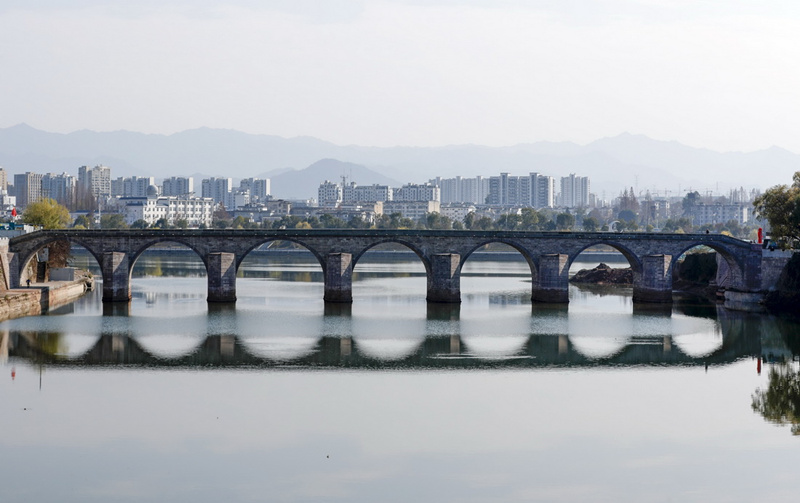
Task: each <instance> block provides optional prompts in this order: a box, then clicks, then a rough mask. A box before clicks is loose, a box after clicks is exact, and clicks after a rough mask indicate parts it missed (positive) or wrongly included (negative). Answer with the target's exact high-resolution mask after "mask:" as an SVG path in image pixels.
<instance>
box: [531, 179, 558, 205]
mask: <svg viewBox="0 0 800 503" xmlns="http://www.w3.org/2000/svg"><path fill="white" fill-rule="evenodd" d="M529 177H530V186H531V203H530V204H531V206H532V207H534V208H552V207H553V206H555V203H556V179H555V178H553V177H552V176H546V175H540V174H539V173H531V174H530V175H529Z"/></svg>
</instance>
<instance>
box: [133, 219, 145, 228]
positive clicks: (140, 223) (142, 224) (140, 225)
mask: <svg viewBox="0 0 800 503" xmlns="http://www.w3.org/2000/svg"><path fill="white" fill-rule="evenodd" d="M148 227H150V224H148V223H147V220H144V219H142V218H140V219H139V220H137V221H135V222H133V223H132V224H131V229H147V228H148Z"/></svg>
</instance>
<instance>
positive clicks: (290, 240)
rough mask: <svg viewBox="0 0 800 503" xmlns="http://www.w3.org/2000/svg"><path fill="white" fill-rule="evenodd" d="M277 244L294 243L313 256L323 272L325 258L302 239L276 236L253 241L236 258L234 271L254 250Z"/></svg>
mask: <svg viewBox="0 0 800 503" xmlns="http://www.w3.org/2000/svg"><path fill="white" fill-rule="evenodd" d="M278 242H287V243H294V244H296V245H299V246H301V247H303V248H304V249H306V250H308V251H309V252H311V254H312V255H313V256H314V258H316V259H317V262H318V263H319V265H320V266H321V267H322V272H323V273H324V272H325V266H326V263H325V258H324V257H323V256H322V254H321V253H320V252H319V251H318V250H317V249H316V248H314V246H312V245H310V244H309V243H307V242H305V241H303V240H302V239H297V238H292V237H289V236H286V237H278V236H276V237H269V238H265V239H263V240H260V241H255V242H254V243H253V244H252V245H251V246H249V247H247V248H245V249H244V251H243V252H242V253H241V254H239V255H238V256H237V257H236V270H237V271H238V270H239V267H241V265H242V262H244V260H245V259H246V258H247V257H248V256H249V255H250V254H251V253H252V252H253V251H254V250H255V249H256V248H259V247H261V246H264V245H265V244H267V243H278Z"/></svg>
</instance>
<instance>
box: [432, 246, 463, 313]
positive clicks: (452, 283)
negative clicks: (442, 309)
mask: <svg viewBox="0 0 800 503" xmlns="http://www.w3.org/2000/svg"><path fill="white" fill-rule="evenodd" d="M460 262H461V255H459V254H458V253H437V254H435V255H433V256H431V259H430V272H429V273H428V296H427V301H428V302H442V303H458V302H461V271H459V269H458V266H459V263H460Z"/></svg>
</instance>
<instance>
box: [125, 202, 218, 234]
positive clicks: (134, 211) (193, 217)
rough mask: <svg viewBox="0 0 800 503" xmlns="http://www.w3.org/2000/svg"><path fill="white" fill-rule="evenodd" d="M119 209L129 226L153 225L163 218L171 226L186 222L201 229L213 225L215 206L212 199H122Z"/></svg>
mask: <svg viewBox="0 0 800 503" xmlns="http://www.w3.org/2000/svg"><path fill="white" fill-rule="evenodd" d="M119 208H120V212H121V213H122V214H123V215H125V222H126V223H127V224H128V225H131V224H133V223H134V222H136V221H137V220H144V221H145V222H147V223H148V224H149V225H152V224H154V223H156V222H157V221H158V220H160V219H162V218H163V219H165V220H166V221H167V223H169V224H170V225H174V224H175V222H176V221H179V220H185V221H186V223H187V224H188V225H189V227H199V226H201V225H205V226H210V225H211V221H212V216H213V214H214V209H215V205H214V200H213V199H212V198H210V197H121V198H119Z"/></svg>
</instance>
